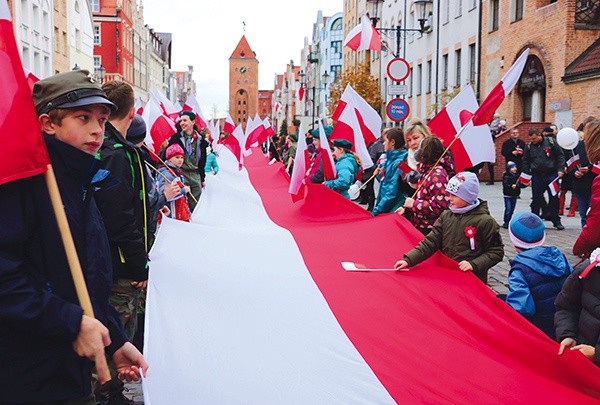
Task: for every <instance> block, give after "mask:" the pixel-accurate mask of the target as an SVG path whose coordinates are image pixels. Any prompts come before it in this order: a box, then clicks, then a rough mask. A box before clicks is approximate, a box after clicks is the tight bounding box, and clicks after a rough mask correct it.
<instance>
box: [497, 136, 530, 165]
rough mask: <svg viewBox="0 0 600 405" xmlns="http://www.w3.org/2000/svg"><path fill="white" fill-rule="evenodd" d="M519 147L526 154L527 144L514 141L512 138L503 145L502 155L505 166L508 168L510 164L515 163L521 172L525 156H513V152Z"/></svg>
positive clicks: (521, 141)
mask: <svg viewBox="0 0 600 405" xmlns="http://www.w3.org/2000/svg"><path fill="white" fill-rule="evenodd" d="M517 146H518V147H519V148H521V149H522V150H523V152H525V142H523V140H521V139H517V140H514V139H512V138H508V139H507V140H506V141H504V142H503V143H502V150H501V152H500V153H501V154H502V156H504V160H505V162H504V166H506V164H507V163H508V162H515V164H516V165H517V168H518V170H519V171H521V168H522V165H523V155H513V152H514V151H515V150H516V149H517ZM523 154H524V153H523Z"/></svg>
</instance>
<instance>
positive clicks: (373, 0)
mask: <svg viewBox="0 0 600 405" xmlns="http://www.w3.org/2000/svg"><path fill="white" fill-rule="evenodd" d="M383 2H384V0H367V3H369V5H370V11H369V16H371V21H372V22H373V26H374V27H375V29H376V30H377V31H379V32H381V33H383V34H385V35H387V36H389V37H390V38H393V37H395V38H396V53H395V54H394V57H398V56H400V37H401V36H402V33H403V32H415V33H417V32H418V33H420V34H423V33H425V32H426V28H425V24H426V23H427V19H428V17H429V13H430V12H431V10H430V9H431V8H432V7H433V0H414V1H413V6H414V7H415V12H416V14H417V16H418V19H417V21H419V27H420V28H402V26H401V25H400V24H398V25H396V28H377V23H378V22H379V6H380V5H383ZM392 53H393V52H392Z"/></svg>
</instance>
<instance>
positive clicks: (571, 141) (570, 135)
mask: <svg viewBox="0 0 600 405" xmlns="http://www.w3.org/2000/svg"><path fill="white" fill-rule="evenodd" d="M556 142H558V144H559V145H560V147H561V148H563V149H569V150H573V149H575V146H577V144H578V143H579V133H578V132H577V131H576V130H574V129H573V128H563V129H561V130H560V131H558V134H556Z"/></svg>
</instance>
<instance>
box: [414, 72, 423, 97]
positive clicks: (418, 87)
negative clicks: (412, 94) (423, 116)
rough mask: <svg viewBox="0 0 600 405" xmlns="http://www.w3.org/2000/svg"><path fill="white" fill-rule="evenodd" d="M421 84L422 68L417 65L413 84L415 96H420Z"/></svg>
mask: <svg viewBox="0 0 600 405" xmlns="http://www.w3.org/2000/svg"><path fill="white" fill-rule="evenodd" d="M421 83H423V66H422V65H421V64H419V65H417V82H416V83H415V86H416V87H417V88H416V94H417V96H420V95H421Z"/></svg>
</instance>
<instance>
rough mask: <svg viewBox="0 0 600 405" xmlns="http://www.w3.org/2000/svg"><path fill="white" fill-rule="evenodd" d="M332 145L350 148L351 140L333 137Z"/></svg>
mask: <svg viewBox="0 0 600 405" xmlns="http://www.w3.org/2000/svg"><path fill="white" fill-rule="evenodd" d="M333 146H337V147H338V148H343V149H352V142H350V141H347V140H345V139H335V140H334V141H333Z"/></svg>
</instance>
